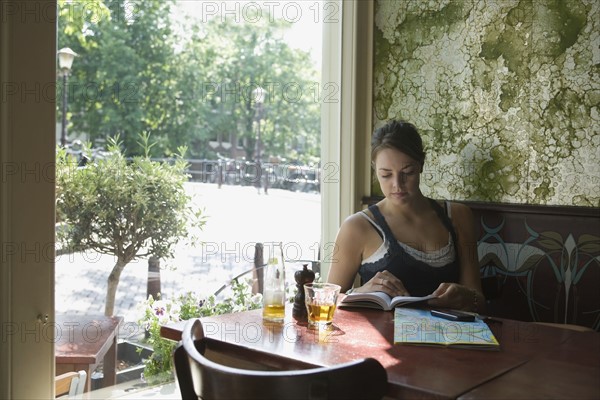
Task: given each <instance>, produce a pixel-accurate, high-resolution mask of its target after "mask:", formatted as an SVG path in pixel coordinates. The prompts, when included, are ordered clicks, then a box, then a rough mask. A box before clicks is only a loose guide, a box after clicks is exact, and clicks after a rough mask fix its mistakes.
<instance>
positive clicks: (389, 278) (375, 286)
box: [355, 271, 410, 297]
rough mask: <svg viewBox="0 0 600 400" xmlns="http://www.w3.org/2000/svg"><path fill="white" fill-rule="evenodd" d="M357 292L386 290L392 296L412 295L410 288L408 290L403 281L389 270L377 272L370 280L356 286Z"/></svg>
mask: <svg viewBox="0 0 600 400" xmlns="http://www.w3.org/2000/svg"><path fill="white" fill-rule="evenodd" d="M355 292H359V293H367V292H384V293H387V294H388V295H390V296H391V297H395V296H410V294H409V293H408V290H406V288H405V287H404V285H403V284H402V281H401V280H400V279H398V278H396V277H395V276H394V275H393V274H391V273H390V272H388V271H380V272H378V273H376V274H375V276H374V277H373V278H372V279H371V280H370V281H368V282H367V283H365V284H364V285H362V286H361V287H359V288H356V290H355Z"/></svg>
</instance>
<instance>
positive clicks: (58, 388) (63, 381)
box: [54, 370, 87, 397]
mask: <svg viewBox="0 0 600 400" xmlns="http://www.w3.org/2000/svg"><path fill="white" fill-rule="evenodd" d="M86 379H87V373H86V372H85V371H83V370H82V371H79V372H66V373H64V374H61V375H58V376H57V377H56V378H54V391H55V396H56V397H59V396H63V395H65V394H66V395H68V396H69V397H72V396H78V395H81V394H83V388H84V387H85V381H86Z"/></svg>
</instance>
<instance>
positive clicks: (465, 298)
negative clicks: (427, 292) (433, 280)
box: [427, 282, 479, 311]
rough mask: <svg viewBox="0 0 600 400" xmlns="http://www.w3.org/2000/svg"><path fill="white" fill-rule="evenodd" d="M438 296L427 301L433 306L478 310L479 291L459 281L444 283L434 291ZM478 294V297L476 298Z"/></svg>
mask: <svg viewBox="0 0 600 400" xmlns="http://www.w3.org/2000/svg"><path fill="white" fill-rule="evenodd" d="M432 294H433V295H434V296H437V298H435V299H431V300H428V301H427V304H429V305H430V306H432V307H443V308H454V309H459V310H467V311H477V310H475V308H477V304H478V300H479V297H478V296H479V293H478V292H477V291H476V290H474V289H470V288H468V287H466V286H463V285H460V284H458V283H446V282H444V283H442V284H440V286H438V288H437V289H436V290H435V291H434V292H433V293H432ZM476 296H477V298H475V297H476Z"/></svg>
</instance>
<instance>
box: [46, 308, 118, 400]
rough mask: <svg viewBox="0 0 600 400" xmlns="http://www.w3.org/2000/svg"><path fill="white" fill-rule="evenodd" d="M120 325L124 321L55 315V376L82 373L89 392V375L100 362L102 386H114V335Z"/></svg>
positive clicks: (115, 338)
mask: <svg viewBox="0 0 600 400" xmlns="http://www.w3.org/2000/svg"><path fill="white" fill-rule="evenodd" d="M122 321H123V317H105V316H88V315H73V316H71V315H57V316H56V345H55V351H54V353H55V359H56V375H60V374H63V373H65V372H69V371H80V370H84V371H86V372H87V382H86V385H85V391H88V390H90V387H91V375H92V372H93V371H94V369H95V368H96V366H97V365H98V363H100V361H103V362H104V363H103V373H104V380H103V382H104V386H112V385H115V384H116V381H117V379H116V376H117V375H116V363H117V333H118V328H119V325H120V324H121V322H122Z"/></svg>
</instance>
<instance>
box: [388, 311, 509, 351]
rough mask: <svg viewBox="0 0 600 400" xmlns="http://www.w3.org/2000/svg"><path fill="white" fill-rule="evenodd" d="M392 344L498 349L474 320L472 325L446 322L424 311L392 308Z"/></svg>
mask: <svg viewBox="0 0 600 400" xmlns="http://www.w3.org/2000/svg"><path fill="white" fill-rule="evenodd" d="M394 343H395V344H413V345H432V346H451V347H460V348H474V349H485V350H499V349H500V344H499V343H498V340H496V337H495V336H494V334H493V333H492V331H491V329H490V328H489V327H488V326H487V324H486V323H485V322H484V321H483V320H481V319H480V318H478V317H476V318H475V321H474V322H458V321H448V320H445V319H441V318H437V317H434V316H432V315H431V314H430V311H429V310H427V309H413V308H396V310H395V314H394Z"/></svg>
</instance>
